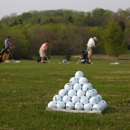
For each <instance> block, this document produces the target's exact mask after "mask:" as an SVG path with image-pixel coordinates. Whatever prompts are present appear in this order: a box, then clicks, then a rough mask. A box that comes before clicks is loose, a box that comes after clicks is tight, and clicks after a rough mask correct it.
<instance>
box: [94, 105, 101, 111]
mask: <svg viewBox="0 0 130 130" xmlns="http://www.w3.org/2000/svg"><path fill="white" fill-rule="evenodd" d="M93 110H94V111H100V110H101V107H100V105H99V104H94V105H93Z"/></svg>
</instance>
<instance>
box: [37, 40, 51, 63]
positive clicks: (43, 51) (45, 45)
mask: <svg viewBox="0 0 130 130" xmlns="http://www.w3.org/2000/svg"><path fill="white" fill-rule="evenodd" d="M48 44H49V41H46V42H45V43H43V44H42V45H41V47H40V49H39V54H40V57H41V62H42V63H45V57H46V51H47V49H48Z"/></svg>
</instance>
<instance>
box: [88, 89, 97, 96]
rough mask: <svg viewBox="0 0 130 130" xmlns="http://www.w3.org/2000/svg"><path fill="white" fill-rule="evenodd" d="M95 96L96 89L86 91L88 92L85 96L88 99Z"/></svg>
mask: <svg viewBox="0 0 130 130" xmlns="http://www.w3.org/2000/svg"><path fill="white" fill-rule="evenodd" d="M96 94H97V91H96V89H91V90H88V91H87V92H86V96H87V97H88V98H91V97H93V96H95V95H96Z"/></svg>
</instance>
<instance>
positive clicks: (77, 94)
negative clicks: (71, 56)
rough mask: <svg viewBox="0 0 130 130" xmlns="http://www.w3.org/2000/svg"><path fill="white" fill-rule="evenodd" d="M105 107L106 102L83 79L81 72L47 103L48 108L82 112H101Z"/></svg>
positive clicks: (85, 79)
mask: <svg viewBox="0 0 130 130" xmlns="http://www.w3.org/2000/svg"><path fill="white" fill-rule="evenodd" d="M105 106H106V101H105V100H103V99H102V96H101V95H100V94H98V93H97V90H96V89H94V88H93V86H92V84H91V83H89V82H88V79H87V78H85V77H84V74H83V72H82V71H77V72H76V73H75V76H74V77H71V78H70V80H69V82H68V83H66V84H65V85H64V88H63V89H61V90H59V93H58V94H57V95H54V97H53V100H52V101H50V102H49V103H48V108H57V109H67V110H83V111H101V110H102V109H103V108H104V107H105Z"/></svg>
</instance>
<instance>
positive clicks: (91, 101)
mask: <svg viewBox="0 0 130 130" xmlns="http://www.w3.org/2000/svg"><path fill="white" fill-rule="evenodd" d="M89 102H90V103H91V104H92V105H94V104H97V103H98V102H99V100H98V98H97V97H96V96H94V97H91V98H90V99H89Z"/></svg>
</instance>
